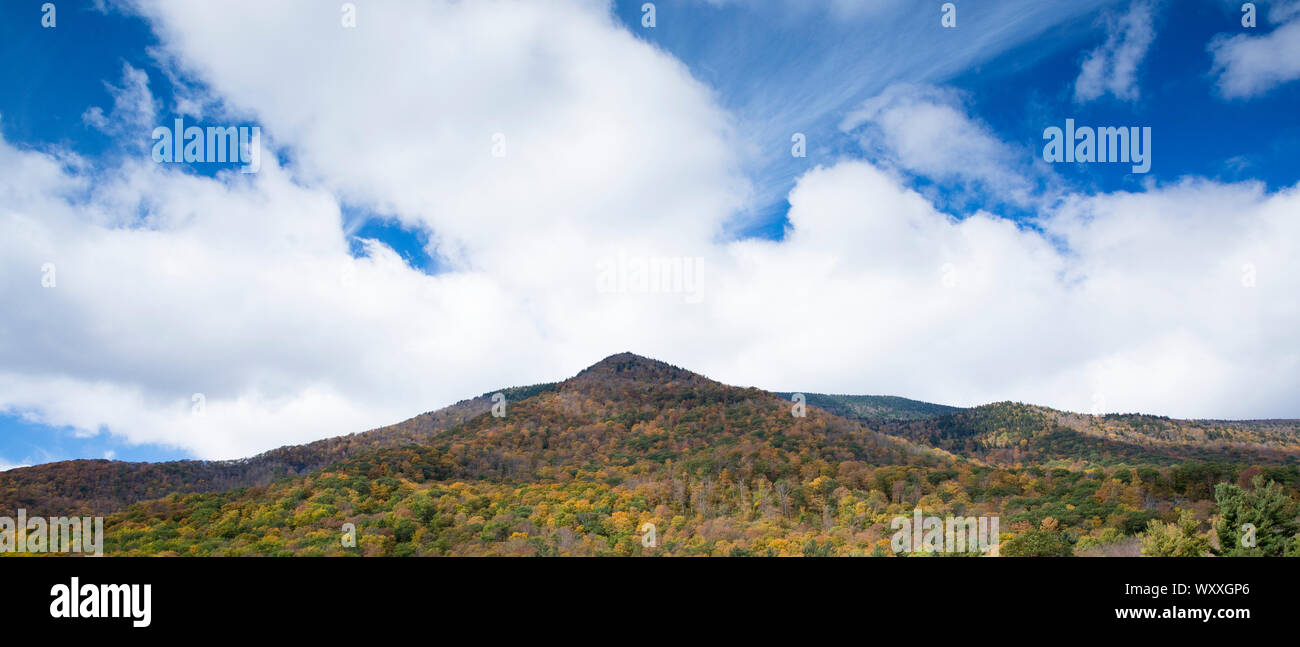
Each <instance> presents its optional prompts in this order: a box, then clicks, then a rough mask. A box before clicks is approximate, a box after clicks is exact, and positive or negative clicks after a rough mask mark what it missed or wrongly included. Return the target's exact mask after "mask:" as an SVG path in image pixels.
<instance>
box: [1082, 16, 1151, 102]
mask: <svg viewBox="0 0 1300 647" xmlns="http://www.w3.org/2000/svg"><path fill="white" fill-rule="evenodd" d="M1153 40H1155V27H1154V25H1153V24H1152V16H1151V5H1150V4H1149V3H1147V2H1145V1H1144V0H1138V1H1136V2H1134V3H1133V4H1132V5H1131V6H1130V7H1129V10H1128V13H1126V14H1124V15H1123V16H1122V17H1120V18H1119V19H1118V20H1115V19H1112V20H1111V21H1110V23H1109V25H1108V26H1107V29H1106V42H1105V43H1104V44H1103V45H1101V46H1100V47H1098V48H1096V49H1094V50H1092V51H1091V52H1089V53H1088V55H1087V56H1086V57H1085V58H1084V60H1083V64H1082V65H1081V66H1080V68H1079V77H1078V78H1077V79H1076V80H1075V82H1074V98H1075V101H1078V102H1079V103H1087V102H1089V101H1093V100H1096V99H1098V98H1101V97H1102V96H1104V95H1105V94H1107V93H1110V94H1112V95H1114V96H1115V98H1117V99H1120V100H1124V101H1132V100H1134V99H1137V97H1138V78H1137V72H1138V66H1139V65H1141V63H1142V59H1143V58H1146V55H1147V50H1148V49H1149V48H1150V47H1151V42H1152V41H1153Z"/></svg>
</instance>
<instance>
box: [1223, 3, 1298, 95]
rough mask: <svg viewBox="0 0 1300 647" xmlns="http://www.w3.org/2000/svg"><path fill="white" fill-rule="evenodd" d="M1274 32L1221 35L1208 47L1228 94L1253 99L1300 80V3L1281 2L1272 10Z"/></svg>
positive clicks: (1270, 14)
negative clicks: (1278, 24) (1275, 26)
mask: <svg viewBox="0 0 1300 647" xmlns="http://www.w3.org/2000/svg"><path fill="white" fill-rule="evenodd" d="M1269 19H1270V21H1271V22H1273V23H1274V24H1277V23H1281V24H1280V26H1278V27H1277V28H1276V29H1274V30H1273V31H1271V32H1269V33H1267V34H1264V35H1261V36H1256V35H1252V34H1245V33H1242V34H1236V35H1233V36H1228V35H1226V34H1220V35H1218V36H1216V37H1215V38H1214V39H1213V40H1211V41H1210V44H1209V46H1208V49H1209V51H1210V55H1211V56H1212V57H1213V59H1214V63H1213V67H1212V69H1211V73H1212V74H1214V75H1216V76H1217V77H1218V88H1219V91H1220V92H1221V93H1222V94H1223V96H1224V97H1227V98H1230V99H1235V98H1249V97H1254V96H1258V95H1261V94H1264V93H1265V92H1268V91H1269V90H1271V89H1273V88H1274V87H1277V86H1279V85H1281V84H1283V83H1287V82H1290V81H1294V80H1296V79H1300V2H1290V3H1279V4H1277V5H1276V6H1274V7H1273V8H1272V9H1271V10H1270V12H1269Z"/></svg>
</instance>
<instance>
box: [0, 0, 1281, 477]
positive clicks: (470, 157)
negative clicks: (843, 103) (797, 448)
mask: <svg viewBox="0 0 1300 647" xmlns="http://www.w3.org/2000/svg"><path fill="white" fill-rule="evenodd" d="M312 7H318V5H304V6H302V7H296V6H294V7H291V6H289V4H288V3H283V4H282V3H274V4H271V5H266V6H263V5H260V4H259V5H256V8H255V9H250V10H248V11H238V10H233V9H230V8H228V7H226V6H225V5H222V6H217V5H209V4H200V3H167V4H165V5H159V6H156V7H150V8H149V9H148V11H149V14H150V15H151V16H153V19H154V20H155V21H156V24H157V28H158V31H159V32H160V34H161V35H162V37H161V41H162V43H161V46H162V47H165V48H167V50H168V51H169V52H171V53H173V54H174V55H175V60H176V61H177V62H178V64H180V65H184V66H185V67H186V69H187V71H188V73H189V74H192V75H195V76H197V77H198V78H199V79H201V80H202V81H203V82H204V83H205V84H206V86H207V87H209V88H210V89H211V91H212V93H213V94H214V96H219V97H221V98H222V99H223V101H224V102H225V103H226V104H227V106H226V107H227V108H228V109H230V110H233V111H239V112H241V113H246V114H248V115H250V116H251V118H252V119H253V121H254V123H258V124H261V125H262V126H264V127H265V128H266V130H267V132H268V133H269V134H270V136H269V137H268V139H267V140H266V141H273V142H280V144H278V145H280V146H283V147H284V150H287V151H290V152H291V153H292V154H291V155H290V158H291V159H293V160H294V161H293V164H292V166H288V167H281V166H280V165H279V164H278V163H277V161H276V160H277V156H276V155H275V154H273V153H276V152H280V151H278V150H268V151H265V153H266V154H264V155H263V163H262V169H261V171H260V172H259V173H257V174H254V175H241V174H239V173H237V172H236V173H226V174H222V175H219V176H217V177H215V178H208V177H201V176H196V175H189V174H184V173H181V172H179V171H178V170H177V169H175V168H172V167H170V166H166V165H159V164H154V163H153V162H151V161H150V160H149V158H148V156H147V155H145V154H140V155H135V156H129V157H126V158H125V159H124V160H123V161H121V162H120V166H114V167H112V168H107V169H99V170H95V169H90V168H88V167H86V166H85V165H81V164H75V163H69V162H68V160H65V159H62V158H59V157H56V156H52V155H49V154H46V153H42V152H38V151H31V150H19V149H18V148H16V147H14V146H11V145H10V144H8V143H5V142H3V141H0V302H3V303H5V304H6V305H7V310H6V312H5V314H4V315H3V316H2V317H0V410H8V411H17V412H22V413H24V414H25V415H26V416H27V417H29V418H30V419H32V420H35V421H39V422H43V423H46V424H50V425H56V426H65V425H66V426H71V427H73V428H76V429H79V430H81V431H82V432H83V433H93V432H95V431H97V430H99V429H101V428H107V429H108V430H110V431H111V432H112V433H116V434H120V435H122V436H123V437H125V438H126V439H127V440H129V441H131V442H153V443H162V444H171V445H176V446H181V447H185V448H187V449H189V450H191V451H193V452H194V453H195V454H197V455H199V456H201V457H206V458H229V457H235V456H241V455H247V454H250V453H253V452H256V451H259V450H263V449H267V448H270V447H274V446H277V445H281V444H285V443H291V442H302V441H306V440H310V439H314V438H321V437H325V436H329V435H335V434H340V433H348V432H353V431H359V430H364V429H367V428H371V427H375V426H379V425H382V424H387V423H391V422H394V421H397V420H401V419H403V418H405V417H408V416H410V415H413V414H415V413H418V412H420V411H422V410H427V409H431V408H435V407H438V406H442V405H445V404H449V403H451V402H454V401H456V400H458V399H460V398H463V397H468V396H473V395H477V394H479V393H482V392H485V391H488V390H489V389H495V388H498V387H501V386H505V385H511V384H527V383H534V382H538V381H544V380H553V379H557V378H560V377H563V376H567V375H571V374H573V373H575V372H577V370H579V369H581V368H582V367H583V366H585V365H586V364H589V363H591V362H592V361H595V360H596V359H599V358H600V357H602V356H604V355H607V354H611V353H614V352H619V351H623V350H632V351H635V352H640V353H644V354H648V355H651V356H655V357H659V358H662V359H665V360H668V361H671V362H673V363H676V364H678V365H681V366H686V367H689V368H692V369H696V370H700V371H702V372H704V373H706V374H708V375H710V376H711V377H714V378H717V379H721V380H724V381H727V382H731V383H738V384H754V385H756V386H762V387H765V388H771V389H805V390H823V391H836V392H875V393H880V392H887V393H897V394H900V395H905V396H909V397H918V398H924V399H931V400H936V401H940V402H948V403H954V404H977V403H981V402H987V401H992V400H1001V399H1008V398H1011V399H1020V400H1027V401H1032V402H1039V403H1043V404H1047V405H1051V406H1057V407H1062V408H1070V409H1075V410H1087V409H1088V408H1089V407H1090V406H1091V403H1092V401H1093V396H1094V394H1096V393H1103V394H1104V395H1105V398H1106V401H1107V403H1108V405H1109V406H1110V407H1112V408H1115V409H1121V410H1142V411H1151V412H1156V413H1163V414H1169V415H1182V416H1219V417H1232V416H1236V417H1259V416H1278V415H1300V410H1296V409H1295V406H1296V403H1295V399H1294V393H1296V392H1297V389H1298V388H1300V383H1298V382H1297V381H1298V380H1300V377H1297V376H1300V371H1298V370H1296V369H1297V347H1296V344H1295V341H1294V339H1293V332H1292V331H1294V330H1295V328H1296V324H1297V323H1298V322H1300V312H1297V306H1296V305H1295V303H1294V299H1293V298H1292V297H1293V296H1294V295H1295V294H1296V293H1297V292H1298V291H1300V268H1297V262H1298V261H1297V260H1296V259H1300V254H1297V253H1296V252H1297V250H1296V245H1297V242H1296V241H1300V231H1297V227H1298V226H1300V224H1298V223H1297V222H1296V220H1295V219H1294V218H1291V217H1288V216H1289V214H1293V213H1295V212H1296V210H1297V209H1298V208H1300V197H1298V195H1297V192H1296V191H1295V190H1292V191H1287V192H1282V193H1278V194H1267V193H1265V192H1264V191H1263V189H1262V188H1260V187H1259V186H1257V185H1254V184H1217V183H1209V182H1200V181H1188V182H1185V183H1182V184H1179V185H1175V186H1170V187H1164V188H1152V189H1150V190H1148V191H1147V192H1145V193H1135V194H1128V193H1121V194H1113V195H1100V196H1077V197H1073V198H1071V199H1069V200H1066V201H1065V202H1064V203H1063V204H1062V205H1061V206H1060V207H1059V208H1058V209H1054V210H1051V211H1047V212H1044V213H1043V215H1042V219H1041V221H1040V223H1038V224H1039V226H1040V227H1041V230H1042V231H1041V232H1040V231H1037V230H1034V229H1029V228H1021V227H1017V226H1016V225H1015V224H1013V223H1011V222H1008V221H1007V220H1005V219H1002V218H999V217H997V216H995V215H992V214H986V213H980V214H976V215H975V216H972V217H969V218H966V219H964V220H956V219H953V218H951V217H949V216H947V215H945V214H944V213H942V212H940V211H939V210H937V209H936V208H935V207H934V206H933V205H932V204H931V203H930V202H929V201H927V199H926V198H924V197H923V196H921V195H919V194H917V193H915V192H913V191H910V190H908V189H906V188H904V183H903V181H902V180H901V179H900V178H899V177H897V176H896V175H894V173H893V172H892V171H890V170H888V169H885V168H882V167H878V166H874V165H871V164H868V163H865V162H860V161H851V160H845V161H842V162H840V163H836V164H831V165H828V166H825V167H820V168H818V169H816V170H814V171H811V172H809V173H807V174H806V175H805V176H803V177H802V178H801V179H800V181H799V183H798V185H797V187H796V188H795V190H794V191H793V192H792V193H791V195H790V202H791V205H792V207H791V210H790V214H789V217H790V221H791V225H792V229H791V230H790V232H789V235H788V236H787V238H786V240H784V241H783V242H773V241H755V240H749V241H742V242H722V241H719V240H718V238H717V236H716V234H717V232H718V231H719V228H720V226H721V223H722V222H724V221H725V220H726V218H727V217H728V216H729V215H730V214H731V213H733V212H734V210H735V209H737V208H739V206H740V205H742V204H743V203H744V201H745V198H746V186H745V183H744V181H743V180H742V179H741V178H740V173H739V171H738V170H737V169H738V168H739V166H740V162H739V161H738V160H737V159H736V155H735V154H734V153H733V150H734V148H735V146H734V143H733V142H734V139H733V138H734V136H733V134H732V132H731V130H732V125H731V120H730V117H729V116H728V115H727V114H726V113H725V112H723V111H722V110H720V109H719V108H718V107H717V106H716V104H715V103H714V100H713V97H712V95H711V93H710V92H709V91H708V89H707V88H705V87H703V86H701V85H700V84H699V83H697V82H696V81H694V80H693V79H692V78H691V77H690V75H689V74H688V73H687V71H686V69H685V68H684V67H683V66H681V65H680V64H679V63H677V62H676V61H674V60H672V59H671V58H669V57H668V56H667V55H665V54H664V53H663V52H661V51H659V50H656V49H655V48H653V47H651V46H649V45H647V44H645V43H643V42H641V41H638V40H637V39H636V38H634V37H632V36H631V35H629V34H628V33H626V32H625V31H624V30H623V29H621V28H620V27H619V26H618V25H616V24H614V23H613V22H612V20H611V19H610V18H609V17H608V15H607V14H606V12H605V9H604V7H603V5H589V4H586V3H549V4H546V5H544V6H543V5H533V4H523V5H520V6H510V7H503V6H498V5H480V4H472V3H465V4H455V5H444V4H432V3H429V4H419V5H409V6H407V5H392V4H388V3H382V4H373V5H372V4H366V5H364V6H359V7H358V9H359V11H360V14H359V15H358V20H357V24H358V27H357V28H356V29H355V30H347V29H343V28H341V27H339V25H338V23H337V20H338V17H337V14H336V12H335V11H333V10H332V9H331V10H328V11H325V10H320V13H319V16H318V15H317V13H315V12H316V11H317V9H313V8H312ZM287 25H293V28H288V27H287ZM235 42H238V43H241V45H240V46H239V47H232V46H231V43H235ZM308 43H310V46H308V45H307V44H308ZM250 44H251V45H250ZM377 69H384V70H387V71H385V72H384V73H383V74H378V73H376V72H375V70H377ZM935 92H937V93H938V94H937V95H928V96H930V98H931V99H934V100H932V101H929V102H928V103H924V104H920V103H918V104H916V105H918V106H929V107H930V108H931V109H930V110H929V111H927V112H924V113H923V114H924V115H926V116H928V117H929V118H928V119H926V120H923V121H922V122H921V123H920V125H916V126H913V125H912V124H908V123H906V121H905V120H902V119H899V118H896V116H897V115H899V114H903V113H899V112H896V110H897V109H898V108H897V106H898V105H899V103H898V101H889V102H884V103H882V105H880V106H874V107H875V108H876V109H875V110H874V111H872V112H871V115H872V117H871V118H872V119H873V120H874V121H873V122H872V123H875V124H878V125H880V124H883V125H884V126H885V127H886V132H885V134H886V135H888V136H889V137H893V138H894V139H891V140H888V141H896V143H897V146H896V147H895V148H896V149H897V151H900V152H899V159H900V160H906V161H907V164H902V166H904V167H907V166H909V165H910V167H912V168H915V169H920V170H924V171H926V172H933V173H954V174H957V175H958V176H959V177H971V178H973V179H974V180H976V181H981V182H987V183H989V185H990V186H993V187H999V188H998V189H997V190H1003V189H1004V188H1005V184H1004V183H1002V182H1001V181H999V179H998V178H997V177H994V176H980V175H978V174H976V175H970V172H969V171H965V173H966V175H962V173H963V172H964V171H963V170H962V169H960V168H956V167H954V166H953V165H952V164H953V162H952V160H951V159H945V158H942V157H938V158H931V157H927V155H926V153H927V150H928V149H926V148H925V146H921V145H918V144H917V143H916V142H920V143H921V144H924V143H925V142H933V141H934V139H933V138H934V132H935V131H934V130H933V128H932V127H933V126H935V124H939V125H943V126H944V127H945V128H946V127H952V128H955V129H956V132H959V133H961V134H962V135H963V137H964V138H965V139H962V141H965V142H966V148H964V149H963V150H967V151H968V154H969V155H970V159H969V160H968V162H969V165H970V166H971V167H984V166H987V164H986V162H988V161H989V160H997V159H999V156H1000V155H1002V154H1003V153H1002V150H1001V149H1000V148H999V146H998V145H997V143H996V141H995V140H992V139H991V136H990V135H988V133H987V132H984V131H981V130H979V129H978V128H974V127H973V126H972V124H976V122H974V121H972V120H971V119H970V118H969V117H965V116H964V115H962V114H961V112H960V111H959V110H958V109H957V108H956V107H955V106H957V105H958V104H955V103H951V102H945V101H939V100H938V99H937V98H935V97H938V96H939V95H942V94H943V91H937V90H936V91H935ZM905 105H912V104H905ZM865 123H866V122H859V124H858V125H865ZM913 128H915V129H917V130H915V131H914V130H912V129H913ZM497 132H501V133H505V134H506V143H507V155H506V156H505V157H504V158H500V157H493V156H492V155H491V145H492V139H491V137H492V135H493V134H494V133H497ZM1003 159H1004V161H1005V158H1003ZM341 201H347V202H350V203H356V204H361V205H363V206H366V207H369V208H371V209H373V210H375V211H377V212H381V213H392V214H395V215H396V216H397V217H398V218H400V219H402V220H403V222H405V223H407V224H408V225H409V226H412V227H423V228H427V229H428V230H429V231H430V232H431V233H432V236H431V239H432V240H433V241H435V242H434V244H435V246H436V249H435V250H434V251H435V252H438V253H441V254H443V255H444V256H445V260H446V261H447V265H448V266H449V268H450V269H449V270H448V271H446V272H445V273H441V274H438V275H437V276H428V275H426V274H423V273H421V272H418V271H416V270H413V269H411V268H410V267H409V266H408V265H407V264H406V263H404V262H403V261H402V259H401V258H400V257H399V256H398V255H397V254H396V253H395V252H393V251H392V250H390V249H388V248H386V247H384V246H383V245H381V244H379V243H377V242H371V243H370V244H369V246H368V250H367V251H368V253H367V255H366V256H365V257H364V258H358V259H354V258H352V256H351V255H350V254H349V251H348V240H347V237H346V235H345V232H344V228H343V223H342V222H341V215H340V203H341ZM142 214H143V215H142ZM619 253H623V254H626V255H630V256H636V257H642V258H645V257H662V256H667V257H675V258H695V257H701V258H703V259H704V264H703V268H704V276H703V285H702V288H701V292H700V296H701V297H702V298H701V300H700V302H699V303H689V302H688V301H689V300H688V299H684V298H683V295H682V294H635V293H633V294H626V293H613V294H611V293H603V292H600V291H598V290H597V289H596V279H597V271H596V270H597V267H598V263H599V262H600V261H601V260H602V259H607V258H610V257H612V256H614V255H616V254H619ZM46 263H53V264H54V265H55V268H56V270H57V285H56V286H55V287H52V288H45V287H42V285H41V279H42V266H43V265H44V264H46ZM1245 264H1251V265H1253V266H1254V268H1255V272H1256V273H1255V276H1257V283H1256V284H1255V286H1254V287H1243V285H1242V276H1243V265H1245ZM194 394H201V395H202V396H203V397H202V400H201V401H202V404H203V407H202V415H197V414H196V413H195V405H196V402H195V401H194V400H193V398H192V396H193V395H194Z"/></svg>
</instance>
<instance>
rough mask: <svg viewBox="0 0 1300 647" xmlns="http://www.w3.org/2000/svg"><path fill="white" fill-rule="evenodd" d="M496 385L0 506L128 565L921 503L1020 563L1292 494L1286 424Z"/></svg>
mask: <svg viewBox="0 0 1300 647" xmlns="http://www.w3.org/2000/svg"><path fill="white" fill-rule="evenodd" d="M503 393H504V394H506V396H507V397H506V402H505V406H504V408H503V409H498V410H497V411H493V410H492V409H493V407H492V404H493V403H492V399H491V396H490V394H485V395H483V396H480V397H478V398H474V399H472V400H466V401H463V402H461V403H458V404H456V405H453V406H452V407H448V408H447V409H443V410H439V411H435V412H431V413H427V414H424V415H422V416H417V417H416V418H412V419H411V420H408V421H405V422H403V423H399V424H397V425H393V426H391V427H385V428H382V429H377V430H373V431H369V432H364V433H360V434H354V435H352V436H344V437H341V438H335V439H329V440H325V441H320V442H318V443H312V444H309V445H303V446H299V447H285V448H281V449H278V450H273V451H271V452H267V453H266V454H262V455H260V456H257V457H253V458H251V459H247V460H245V461H230V462H221V463H202V462H194V461H185V462H176V463H161V464H156V465H145V464H127V463H116V464H114V463H109V462H100V461H71V462H69V463H63V464H53V465H43V466H37V467H34V468H24V469H22V470H14V471H12V472H7V473H0V509H4V507H6V506H7V507H27V508H28V509H29V510H30V511H33V512H36V513H39V514H70V512H68V511H66V510H67V509H66V508H60V507H59V506H72V505H80V506H82V509H92V510H99V511H103V512H107V513H109V514H108V518H107V520H106V537H105V547H106V551H107V552H109V553H110V554H122V555H398V556H401V555H638V554H641V555H645V554H654V555H884V554H889V552H890V536H891V534H892V530H891V527H890V523H891V519H893V518H894V517H896V516H899V515H910V514H911V512H912V510H913V509H914V508H917V507H920V508H923V509H924V510H925V511H926V514H932V515H938V516H945V515H964V516H980V515H998V516H999V517H1000V518H1001V519H1002V530H1003V533H1004V538H1005V539H1007V540H1008V542H1009V543H1008V544H1007V546H1008V548H1007V550H1006V551H1004V552H1003V554H1017V553H1016V552H1015V551H1016V550H1025V549H1023V548H1017V544H1016V542H1015V539H1016V537H1019V536H1021V535H1024V534H1025V533H1029V532H1031V531H1033V532H1039V533H1050V534H1052V535H1053V536H1054V537H1055V539H1053V540H1052V541H1050V542H1038V543H1036V544H1034V545H1039V544H1042V545H1051V546H1054V547H1057V548H1054V549H1053V550H1057V549H1059V547H1060V546H1066V547H1071V546H1074V547H1077V549H1078V550H1079V551H1080V552H1086V551H1088V550H1098V547H1099V546H1101V547H1104V546H1109V545H1111V544H1114V543H1115V542H1129V544H1126V545H1131V543H1132V541H1134V540H1133V539H1132V538H1133V536H1134V535H1135V534H1136V533H1139V532H1141V531H1142V530H1143V529H1144V528H1146V526H1147V523H1148V522H1151V521H1153V520H1163V521H1172V520H1174V519H1176V517H1177V510H1176V508H1180V507H1183V508H1190V509H1192V510H1193V511H1194V512H1195V513H1196V514H1197V516H1198V519H1200V520H1201V521H1202V522H1205V520H1207V519H1208V517H1209V516H1210V515H1211V514H1212V506H1213V501H1212V499H1213V497H1214V487H1215V485H1216V484H1218V483H1225V482H1227V483H1249V482H1250V479H1251V478H1253V477H1255V476H1257V475H1258V476H1261V477H1265V478H1267V479H1270V480H1274V481H1277V482H1279V483H1281V484H1282V485H1283V486H1284V487H1285V488H1286V490H1287V492H1289V493H1291V494H1292V495H1295V494H1296V492H1297V488H1300V467H1298V466H1297V465H1298V462H1300V461H1298V460H1297V453H1296V450H1297V436H1296V427H1295V423H1293V422H1287V421H1263V422H1258V421H1256V422H1214V421H1199V422H1194V421H1176V420H1169V419H1164V418H1156V417H1152V416H1103V417H1093V416H1083V415H1080V414H1071V413H1068V412H1060V411H1055V410H1052V409H1048V408H1045V407H1038V406H1034V405H1025V404H1019V403H996V404H991V405H985V406H982V407H974V408H970V409H953V408H950V407H942V405H931V404H927V403H920V402H915V401H910V400H903V399H901V398H899V399H879V398H881V396H862V398H863V399H854V396H818V397H817V398H814V397H812V396H810V397H809V398H808V403H809V404H810V406H809V407H808V408H807V409H806V415H805V416H804V417H796V415H794V411H795V410H794V409H793V408H792V403H791V402H790V400H789V398H788V397H785V394H776V393H771V392H767V391H763V390H760V389H755V388H741V387H734V386H728V385H725V384H722V383H719V382H716V381H714V380H710V379H708V378H706V377H704V376H701V375H698V374H696V373H692V372H691V371H688V370H685V369H682V368H679V367H676V366H672V365H670V364H666V363H664V362H659V361H656V360H652V359H647V358H644V357H640V356H637V355H633V354H630V353H623V354H619V355H614V356H611V357H608V358H606V359H604V360H601V361H600V362H598V363H596V364H594V365H592V366H591V367H589V368H587V369H585V370H583V371H582V372H580V373H579V374H577V375H575V376H574V377H572V378H569V379H567V380H564V381H562V382H558V383H552V384H542V385H537V386H533V387H525V388H521V389H508V390H503ZM823 397H824V398H828V399H821V398H823ZM818 402H821V403H822V404H823V405H826V406H825V407H823V406H819V405H818V404H817V403H818ZM851 405H856V408H854V407H853V406H851ZM837 407H840V408H838V409H837ZM846 407H847V408H848V412H849V413H852V414H853V415H852V416H845V415H839V414H838V413H836V411H844V410H845V408H846ZM891 407H892V408H891ZM891 411H892V412H894V413H892V414H891V413H889V412H891ZM890 415H893V416H895V417H888V416H890ZM222 470H225V471H222ZM83 497H84V498H83ZM647 524H651V525H647ZM1039 527H1041V528H1042V529H1043V530H1032V529H1034V528H1039ZM649 528H653V531H651V532H649V533H647V529H649ZM345 529H348V530H347V532H355V540H356V541H355V544H350V543H348V542H346V541H344V540H345V539H346V537H347V535H345V534H344V533H345ZM651 535H652V536H653V541H651V540H650V539H647V537H650V536H651ZM649 544H653V545H649ZM1020 554H1032V553H1020Z"/></svg>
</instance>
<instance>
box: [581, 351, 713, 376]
mask: <svg viewBox="0 0 1300 647" xmlns="http://www.w3.org/2000/svg"><path fill="white" fill-rule="evenodd" d="M608 380H633V381H638V382H640V381H651V382H681V381H693V380H706V381H707V379H706V378H704V377H703V376H701V375H699V374H696V373H692V372H690V371H688V370H686V369H684V368H681V367H678V366H673V365H672V364H669V363H667V362H661V361H659V360H657V359H650V358H649V357H643V356H641V355H637V354H635V353H628V352H624V353H617V354H614V355H610V356H609V357H606V358H605V359H602V360H600V361H599V362H596V363H595V364H592V365H591V366H588V367H587V368H585V369H583V370H582V371H581V372H580V373H578V374H577V375H575V376H573V377H572V378H570V379H569V380H567V381H568V382H570V383H585V382H590V381H608Z"/></svg>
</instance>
